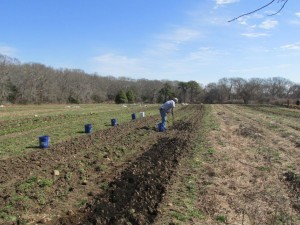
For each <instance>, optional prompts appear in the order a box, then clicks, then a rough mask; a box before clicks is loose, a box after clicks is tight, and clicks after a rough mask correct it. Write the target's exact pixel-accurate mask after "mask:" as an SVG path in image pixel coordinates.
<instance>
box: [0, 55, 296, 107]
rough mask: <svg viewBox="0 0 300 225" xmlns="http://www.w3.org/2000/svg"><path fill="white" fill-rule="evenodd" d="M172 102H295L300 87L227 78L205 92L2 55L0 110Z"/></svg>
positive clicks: (273, 80)
mask: <svg viewBox="0 0 300 225" xmlns="http://www.w3.org/2000/svg"><path fill="white" fill-rule="evenodd" d="M173 97H177V98H178V99H179V101H180V102H185V103H200V102H203V103H245V104H248V103H250V102H257V103H270V102H271V101H274V100H283V99H284V100H285V101H286V100H287V99H290V100H291V101H294V100H296V99H299V98H300V85H299V84H296V83H294V82H292V81H289V80H287V79H285V78H282V77H272V78H267V79H260V78H252V79H249V80H245V79H243V78H222V79H220V80H219V81H218V82H216V83H209V84H207V85H206V86H202V85H200V84H199V83H197V82H196V81H193V80H191V81H188V82H182V81H169V80H147V79H137V80H135V79H131V78H128V77H118V78H116V77H113V76H100V75H98V74H87V73H85V72H84V71H82V70H78V69H54V68H51V67H48V66H45V65H43V64H39V63H21V62H20V61H19V60H18V59H15V58H11V57H8V56H5V55H1V54H0V103H1V104H5V103H12V104H45V103H74V104H79V103H80V104H82V103H101V102H116V103H135V102H146V103H161V102H164V101H166V100H168V99H170V98H173Z"/></svg>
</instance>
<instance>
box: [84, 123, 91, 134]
mask: <svg viewBox="0 0 300 225" xmlns="http://www.w3.org/2000/svg"><path fill="white" fill-rule="evenodd" d="M84 131H85V133H87V134H90V133H91V132H92V124H85V125H84Z"/></svg>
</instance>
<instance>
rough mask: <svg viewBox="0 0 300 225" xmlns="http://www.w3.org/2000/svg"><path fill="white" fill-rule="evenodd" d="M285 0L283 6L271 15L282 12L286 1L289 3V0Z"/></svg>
mask: <svg viewBox="0 0 300 225" xmlns="http://www.w3.org/2000/svg"><path fill="white" fill-rule="evenodd" d="M284 1H285V2H284V3H283V5H282V6H281V8H280V9H279V10H278V11H277V12H275V13H273V14H270V15H269V16H274V15H276V14H278V13H280V12H281V10H282V9H283V8H284V6H285V5H286V3H287V2H288V1H289V0H284Z"/></svg>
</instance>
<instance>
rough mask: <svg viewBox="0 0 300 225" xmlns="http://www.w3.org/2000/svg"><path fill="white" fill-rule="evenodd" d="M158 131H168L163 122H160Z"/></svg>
mask: <svg viewBox="0 0 300 225" xmlns="http://www.w3.org/2000/svg"><path fill="white" fill-rule="evenodd" d="M158 131H159V132H164V131H166V127H165V126H164V124H163V123H159V124H158Z"/></svg>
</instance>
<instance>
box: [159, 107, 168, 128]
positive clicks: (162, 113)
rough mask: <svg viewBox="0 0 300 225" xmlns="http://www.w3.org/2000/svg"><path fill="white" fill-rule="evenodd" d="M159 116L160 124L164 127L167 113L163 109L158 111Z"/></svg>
mask: <svg viewBox="0 0 300 225" xmlns="http://www.w3.org/2000/svg"><path fill="white" fill-rule="evenodd" d="M159 112H160V116H161V123H162V124H163V125H164V127H166V122H167V112H166V111H165V110H164V109H159Z"/></svg>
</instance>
